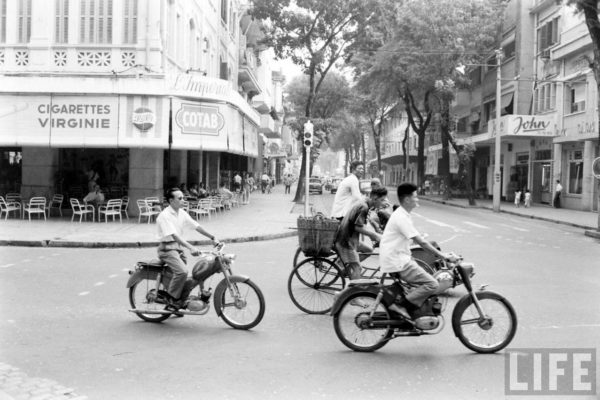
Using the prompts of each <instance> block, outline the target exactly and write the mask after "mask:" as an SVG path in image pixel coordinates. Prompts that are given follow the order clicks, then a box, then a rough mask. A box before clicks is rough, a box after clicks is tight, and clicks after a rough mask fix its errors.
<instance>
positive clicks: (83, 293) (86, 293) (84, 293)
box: [79, 292, 90, 296]
mask: <svg viewBox="0 0 600 400" xmlns="http://www.w3.org/2000/svg"><path fill="white" fill-rule="evenodd" d="M88 294H90V292H81V293H79V295H80V296H87V295H88Z"/></svg>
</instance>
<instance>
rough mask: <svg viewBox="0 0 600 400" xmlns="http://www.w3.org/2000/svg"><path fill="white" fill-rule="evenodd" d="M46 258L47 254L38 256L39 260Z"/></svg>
mask: <svg viewBox="0 0 600 400" xmlns="http://www.w3.org/2000/svg"><path fill="white" fill-rule="evenodd" d="M44 258H46V256H39V257H38V259H39V260H43V259H44Z"/></svg>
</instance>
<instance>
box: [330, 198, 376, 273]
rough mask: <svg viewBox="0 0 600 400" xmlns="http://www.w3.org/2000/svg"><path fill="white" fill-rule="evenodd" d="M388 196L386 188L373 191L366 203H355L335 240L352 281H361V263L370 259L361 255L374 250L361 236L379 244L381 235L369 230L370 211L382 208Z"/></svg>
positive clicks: (341, 224)
mask: <svg viewBox="0 0 600 400" xmlns="http://www.w3.org/2000/svg"><path fill="white" fill-rule="evenodd" d="M386 196H387V189H386V188H377V189H375V190H373V191H371V194H370V196H369V198H368V199H367V200H366V201H364V200H363V201H358V202H355V203H354V204H353V205H352V206H351V207H350V209H349V210H348V211H347V212H346V215H344V218H343V219H342V222H341V223H340V227H339V228H338V231H337V234H336V238H335V248H336V250H337V252H338V254H339V255H340V258H341V259H342V262H343V263H344V265H345V267H346V273H347V274H348V275H349V277H350V279H360V277H361V266H360V261H362V260H364V259H365V258H367V257H368V255H361V256H360V257H359V254H358V253H359V252H360V253H372V252H373V248H372V247H371V246H370V245H368V244H366V243H364V242H361V241H360V234H363V235H365V236H368V237H370V238H371V240H373V241H374V242H379V241H380V239H381V235H380V234H378V233H377V232H373V231H372V230H370V229H368V228H367V214H368V213H369V209H371V208H377V207H379V206H381V204H382V202H383V201H384V200H385V198H386Z"/></svg>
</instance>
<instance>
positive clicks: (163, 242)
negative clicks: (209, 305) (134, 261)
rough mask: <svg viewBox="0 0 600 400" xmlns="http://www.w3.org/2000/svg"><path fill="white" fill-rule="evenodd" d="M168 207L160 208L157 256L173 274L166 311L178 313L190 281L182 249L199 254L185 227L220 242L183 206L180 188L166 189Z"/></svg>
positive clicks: (157, 223)
mask: <svg viewBox="0 0 600 400" xmlns="http://www.w3.org/2000/svg"><path fill="white" fill-rule="evenodd" d="M166 198H167V201H168V202H169V206H168V207H167V208H165V209H164V210H162V211H161V213H160V214H159V215H158V218H157V219H156V225H157V227H158V238H159V241H160V244H159V246H158V258H159V259H160V260H161V261H163V262H164V263H165V264H167V265H168V266H169V269H170V270H171V272H172V273H173V277H172V278H171V282H170V283H169V288H168V290H167V294H168V299H167V300H168V302H169V304H168V305H167V307H166V310H168V311H172V312H176V311H177V310H178V309H179V308H181V307H182V306H183V302H184V301H185V299H181V298H180V297H181V292H182V290H183V287H184V285H185V282H186V280H187V276H188V271H187V269H186V267H185V264H186V257H185V254H184V252H183V248H187V249H188V250H189V251H190V253H192V255H193V256H197V255H199V254H200V250H199V249H198V248H196V247H194V246H193V245H192V244H190V243H189V242H188V241H186V240H185V239H184V238H183V230H184V228H186V227H187V228H190V229H194V230H195V231H197V232H198V233H200V234H201V235H204V236H206V237H207V238H209V239H210V240H211V241H212V242H213V244H217V243H219V241H218V240H217V239H216V238H215V236H214V235H211V234H210V233H208V232H207V231H206V230H204V229H203V228H202V227H201V226H200V225H199V224H198V222H196V221H195V220H194V219H193V218H192V217H190V215H189V214H188V213H187V212H186V211H185V210H184V209H183V208H182V206H183V193H182V192H181V189H179V188H173V189H169V190H167V193H166Z"/></svg>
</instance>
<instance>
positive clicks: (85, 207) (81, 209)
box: [69, 198, 96, 223]
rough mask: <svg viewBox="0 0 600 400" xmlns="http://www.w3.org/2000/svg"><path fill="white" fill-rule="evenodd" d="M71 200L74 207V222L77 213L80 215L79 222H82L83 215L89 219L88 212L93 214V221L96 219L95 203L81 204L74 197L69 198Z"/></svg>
mask: <svg viewBox="0 0 600 400" xmlns="http://www.w3.org/2000/svg"><path fill="white" fill-rule="evenodd" d="M69 202H70V203H71V208H72V209H73V215H72V216H71V222H73V218H75V216H76V215H79V223H81V220H82V219H83V217H85V219H86V221H87V215H88V214H92V222H93V221H95V218H96V217H95V214H96V209H95V208H94V206H93V205H91V204H81V203H80V202H79V200H77V199H73V198H71V199H69Z"/></svg>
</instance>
